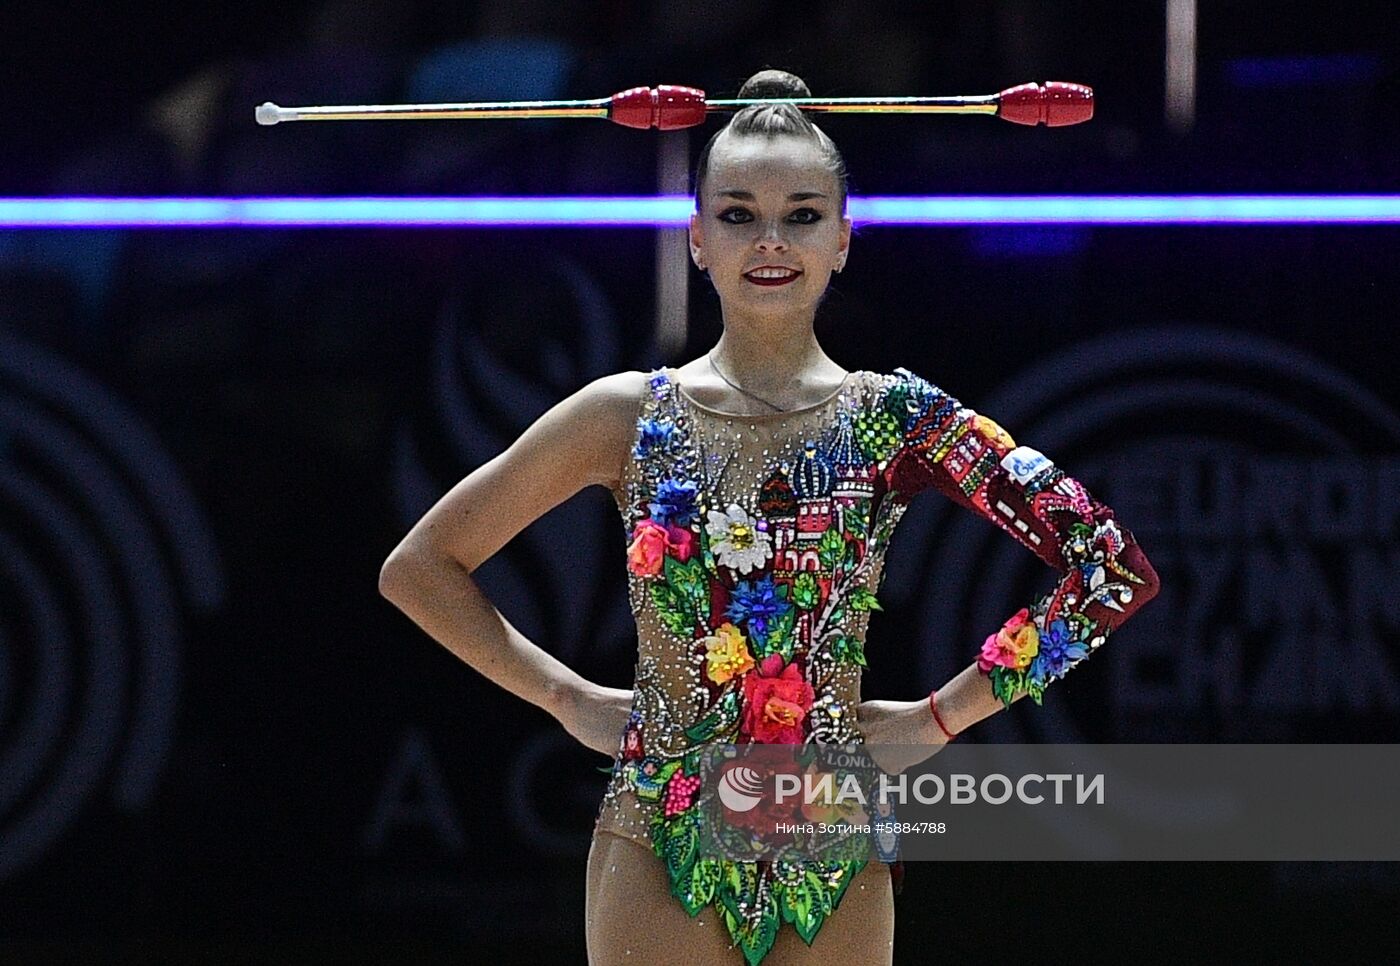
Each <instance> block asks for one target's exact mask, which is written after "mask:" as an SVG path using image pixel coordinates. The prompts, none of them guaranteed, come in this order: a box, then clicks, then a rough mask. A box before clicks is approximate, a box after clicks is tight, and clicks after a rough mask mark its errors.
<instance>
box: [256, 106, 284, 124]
mask: <svg viewBox="0 0 1400 966" xmlns="http://www.w3.org/2000/svg"><path fill="white" fill-rule="evenodd" d="M254 116H255V117H256V118H257V119H258V123H259V124H263V125H271V124H276V123H277V122H278V121H280V120H282V108H280V107H278V106H277V105H276V104H274V103H272V102H271V101H268V102H267V103H265V104H259V105H258V108H257V110H256V111H255V112H254Z"/></svg>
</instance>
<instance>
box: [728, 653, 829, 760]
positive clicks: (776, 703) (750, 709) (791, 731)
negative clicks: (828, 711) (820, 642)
mask: <svg viewBox="0 0 1400 966" xmlns="http://www.w3.org/2000/svg"><path fill="white" fill-rule="evenodd" d="M814 697H815V694H814V693H813V691H812V686H811V685H810V684H808V683H807V682H806V681H805V680H803V678H802V672H801V670H800V669H799V668H798V667H797V665H796V664H788V665H786V666H784V664H783V657H782V655H781V654H770V655H768V656H767V657H765V658H764V659H763V660H762V661H761V662H759V665H758V667H757V668H756V669H755V670H753V671H750V672H749V673H748V674H745V675H744V714H743V718H742V719H741V720H740V723H739V730H740V731H742V732H743V733H744V734H746V735H749V736H750V737H751V738H753V740H754V741H758V742H762V743H764V744H770V745H800V744H801V743H802V719H803V718H805V717H807V712H808V711H810V710H811V709H812V700H813V698H814Z"/></svg>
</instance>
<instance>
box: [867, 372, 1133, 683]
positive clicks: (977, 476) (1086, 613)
mask: <svg viewBox="0 0 1400 966" xmlns="http://www.w3.org/2000/svg"><path fill="white" fill-rule="evenodd" d="M887 378H889V379H890V381H889V382H888V383H887V385H886V386H885V390H884V398H883V401H882V408H883V412H884V413H885V414H887V415H888V416H889V418H890V421H891V424H890V425H889V428H890V429H895V428H897V427H902V428H903V433H902V442H901V443H899V444H898V445H897V447H896V448H895V449H894V451H893V453H892V454H891V455H890V458H889V460H888V462H887V464H886V467H885V470H884V482H885V485H886V487H887V498H889V499H894V500H896V501H901V502H907V501H908V500H910V499H912V498H913V497H914V496H915V495H916V494H918V493H919V492H921V491H922V490H925V489H928V488H930V487H932V488H933V489H936V490H938V491H939V492H940V493H942V494H943V495H944V496H947V497H948V498H949V499H951V500H953V501H954V502H955V503H958V504H960V505H962V506H964V507H967V508H968V509H970V510H973V511H975V512H976V513H978V514H979V515H981V516H982V517H984V518H986V519H988V520H990V521H991V522H992V523H994V524H995V525H996V526H998V527H1000V528H1001V529H1002V530H1004V531H1006V532H1007V533H1009V534H1010V535H1011V536H1012V537H1013V538H1015V540H1016V541H1017V542H1018V543H1020V544H1021V545H1022V546H1024V547H1026V548H1027V549H1028V550H1030V551H1031V552H1032V553H1034V554H1035V555H1036V556H1037V557H1039V558H1040V559H1041V560H1043V561H1045V563H1047V564H1049V565H1050V566H1051V567H1053V568H1055V569H1056V570H1057V571H1059V572H1060V579H1059V581H1058V582H1057V583H1056V585H1055V586H1054V587H1053V588H1052V589H1051V590H1049V591H1048V592H1046V593H1045V594H1043V595H1041V596H1039V597H1037V598H1036V599H1035V600H1033V601H1032V602H1031V603H1029V604H1028V605H1027V606H1026V607H1023V608H1021V609H1020V610H1019V611H1017V612H1016V613H1015V614H1013V615H1012V616H1011V617H1010V618H1009V619H1008V620H1007V621H1006V622H1005V623H1004V624H1003V625H1002V626H1001V627H1000V628H999V629H998V630H996V631H995V632H993V633H992V634H990V635H988V637H987V639H986V641H985V642H984V643H983V644H982V648H981V652H980V653H979V654H978V656H977V666H978V669H979V670H980V671H982V673H983V674H985V675H986V676H987V677H988V678H989V679H990V681H991V686H992V691H993V693H994V694H995V695H996V696H997V697H998V698H999V699H1001V701H1002V702H1003V704H1005V705H1007V706H1009V705H1010V704H1011V702H1012V701H1013V700H1014V699H1015V697H1016V695H1017V694H1019V693H1020V692H1022V691H1025V692H1027V693H1028V694H1030V696H1031V698H1032V699H1033V700H1034V701H1035V702H1036V704H1040V703H1041V695H1042V693H1043V691H1044V689H1045V687H1046V685H1047V684H1049V683H1050V682H1051V681H1054V680H1057V679H1059V678H1061V677H1063V676H1064V675H1065V673H1066V672H1067V671H1068V670H1069V669H1070V668H1072V667H1074V666H1075V665H1076V664H1078V663H1079V662H1080V661H1082V660H1084V659H1085V658H1086V657H1087V656H1088V655H1089V654H1090V653H1092V652H1093V651H1095V650H1097V649H1098V648H1099V647H1100V646H1102V645H1103V643H1104V641H1105V640H1106V639H1107V638H1108V636H1109V635H1110V634H1111V633H1112V632H1113V631H1114V630H1115V629H1117V627H1118V626H1119V625H1121V624H1122V623H1123V622H1124V621H1125V620H1127V619H1128V618H1129V617H1131V616H1132V615H1133V614H1134V613H1135V612H1136V611H1137V610H1138V609H1139V608H1140V607H1142V605H1143V604H1145V603H1147V602H1148V601H1149V600H1151V599H1152V598H1153V596H1155V595H1156V593H1157V589H1158V580H1157V574H1156V572H1155V571H1154V570H1153V569H1152V564H1151V563H1150V562H1149V561H1148V559H1147V557H1146V555H1145V554H1144V553H1143V552H1142V549H1141V548H1140V547H1139V546H1138V544H1137V541H1136V540H1134V539H1133V535H1132V533H1131V531H1129V530H1128V529H1126V528H1125V527H1123V526H1121V525H1120V524H1119V523H1118V521H1117V520H1115V519H1114V516H1113V511H1112V510H1111V509H1110V508H1108V507H1107V506H1105V505H1103V504H1102V503H1100V502H1098V501H1097V500H1095V499H1094V498H1093V496H1091V495H1090V494H1089V492H1088V491H1087V490H1086V489H1085V488H1084V487H1083V485H1081V484H1080V483H1079V482H1078V481H1077V480H1075V479H1073V478H1072V477H1070V476H1068V475H1066V474H1065V472H1064V471H1063V470H1061V469H1060V468H1059V467H1057V466H1056V465H1055V464H1054V463H1053V462H1052V461H1051V460H1050V459H1049V458H1048V457H1047V456H1045V455H1044V454H1043V453H1041V452H1039V451H1038V450H1035V449H1032V448H1031V447H1029V446H1019V445H1017V444H1016V441H1015V440H1013V439H1012V438H1011V436H1010V434H1009V433H1007V432H1006V430H1004V429H1002V428H1001V427H1000V426H998V425H997V424H996V423H995V422H994V421H993V420H991V419H989V418H988V417H986V416H983V415H980V414H978V413H977V412H974V411H973V410H971V409H969V408H967V407H965V406H963V405H962V404H960V403H959V402H958V401H957V400H956V399H954V398H953V397H951V396H949V395H948V394H946V393H944V392H943V391H942V390H940V389H938V388H937V387H935V386H933V385H932V384H931V383H929V382H927V381H926V380H924V379H922V378H920V377H919V376H917V375H915V374H913V373H912V372H910V371H909V370H907V369H904V368H900V369H896V370H895V374H894V376H892V377H887ZM896 435H897V434H894V433H892V434H890V436H889V437H887V438H891V439H893V438H895V437H896Z"/></svg>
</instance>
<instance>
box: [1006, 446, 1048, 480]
mask: <svg viewBox="0 0 1400 966" xmlns="http://www.w3.org/2000/svg"><path fill="white" fill-rule="evenodd" d="M1054 465H1055V464H1054V463H1052V462H1050V458H1049V457H1048V456H1046V455H1045V454H1044V453H1042V452H1041V451H1040V450H1038V449H1031V448H1030V447H1029V446H1017V447H1016V448H1015V449H1013V450H1012V451H1011V452H1009V453H1007V454H1006V455H1005V456H1003V457H1002V458H1001V467H1002V469H1004V470H1006V472H1008V473H1010V474H1011V478H1012V479H1013V480H1015V481H1016V482H1017V483H1020V484H1022V485H1024V484H1026V483H1029V482H1030V481H1031V480H1033V479H1035V478H1036V477H1037V476H1039V475H1040V474H1041V473H1044V472H1045V471H1046V470H1048V469H1050V468H1051V467H1053V466H1054Z"/></svg>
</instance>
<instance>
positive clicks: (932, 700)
mask: <svg viewBox="0 0 1400 966" xmlns="http://www.w3.org/2000/svg"><path fill="white" fill-rule="evenodd" d="M937 698H938V689H937V688H935V689H933V690H932V691H930V692H929V693H928V709H929V710H930V711H932V712H933V720H934V721H936V722H938V727H940V728H942V729H943V733H944V734H945V735H947V736H948V740H949V741H952V740H953V739H954V738H956V737H957V734H956V733H954V732H952V731H949V730H948V726H947V725H945V724H944V723H943V719H942V718H940V717H939V716H938V701H937Z"/></svg>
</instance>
